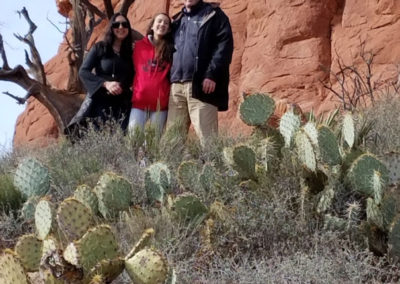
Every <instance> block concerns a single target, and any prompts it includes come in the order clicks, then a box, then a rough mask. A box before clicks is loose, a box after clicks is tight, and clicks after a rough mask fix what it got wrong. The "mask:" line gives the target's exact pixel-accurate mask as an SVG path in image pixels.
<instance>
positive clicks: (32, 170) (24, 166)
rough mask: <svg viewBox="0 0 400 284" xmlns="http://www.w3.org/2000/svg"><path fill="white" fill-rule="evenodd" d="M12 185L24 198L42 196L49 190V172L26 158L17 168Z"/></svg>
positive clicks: (34, 160) (37, 162) (31, 159)
mask: <svg viewBox="0 0 400 284" xmlns="http://www.w3.org/2000/svg"><path fill="white" fill-rule="evenodd" d="M14 185H15V187H16V188H17V189H18V190H19V191H20V192H21V193H22V194H23V195H24V196H25V197H26V198H29V197H31V196H43V195H45V194H46V192H47V191H48V190H49V189H50V175H49V170H48V169H47V168H46V167H45V166H43V165H42V164H41V163H40V162H39V161H37V160H36V159H33V158H26V159H24V160H23V161H22V162H21V163H20V164H19V165H18V167H17V170H16V172H15V175H14Z"/></svg>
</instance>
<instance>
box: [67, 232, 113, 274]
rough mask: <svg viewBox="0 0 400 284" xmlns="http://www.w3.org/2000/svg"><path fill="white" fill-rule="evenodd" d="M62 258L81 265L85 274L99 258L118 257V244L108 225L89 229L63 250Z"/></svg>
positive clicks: (78, 265)
mask: <svg viewBox="0 0 400 284" xmlns="http://www.w3.org/2000/svg"><path fill="white" fill-rule="evenodd" d="M63 256H64V259H65V260H66V261H68V262H69V263H71V264H73V265H75V266H77V267H81V268H82V269H83V272H84V274H85V275H87V274H88V273H89V272H90V270H91V269H92V268H93V267H94V266H95V265H96V264H97V263H99V262H100V261H101V260H104V259H114V258H116V257H118V244H117V241H116V239H115V237H114V234H113V233H112V231H111V228H110V226H108V225H99V226H97V227H94V228H92V229H89V230H88V231H87V232H86V233H85V234H84V235H83V237H82V238H81V239H79V240H78V241H74V242H72V243H70V244H69V245H68V246H67V247H66V248H65V250H64V254H63Z"/></svg>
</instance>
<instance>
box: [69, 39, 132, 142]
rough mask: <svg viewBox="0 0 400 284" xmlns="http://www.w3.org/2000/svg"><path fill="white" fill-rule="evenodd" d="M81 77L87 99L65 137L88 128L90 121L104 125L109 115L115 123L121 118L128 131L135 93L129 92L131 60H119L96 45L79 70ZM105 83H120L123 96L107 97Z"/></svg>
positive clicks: (104, 48)
mask: <svg viewBox="0 0 400 284" xmlns="http://www.w3.org/2000/svg"><path fill="white" fill-rule="evenodd" d="M93 71H94V72H93ZM79 77H80V79H81V81H82V83H83V84H84V86H85V88H86V90H87V95H86V97H85V100H84V101H83V103H82V105H81V108H80V109H79V111H78V112H77V114H76V115H75V116H74V117H73V118H72V120H71V122H70V123H69V124H68V126H67V129H66V130H65V133H66V134H68V133H69V132H71V131H76V129H75V128H76V127H78V126H79V125H81V126H86V125H85V119H87V118H100V119H101V120H102V121H103V122H104V121H105V120H107V118H109V117H108V115H111V116H112V118H114V119H116V120H120V119H121V117H122V118H123V119H122V120H121V121H120V123H121V126H122V128H123V129H125V128H126V126H127V123H128V120H129V112H130V109H131V96H132V92H131V91H130V89H129V88H130V86H131V84H132V78H133V64H132V59H131V58H122V57H119V56H118V55H116V54H114V53H113V52H112V51H110V50H107V49H106V47H105V44H104V42H99V43H96V44H95V45H94V46H93V47H92V48H91V50H90V51H89V53H88V54H87V56H86V58H85V60H84V62H83V64H82V66H81V68H80V69H79ZM104 81H118V82H120V83H121V85H122V88H123V93H122V94H120V95H118V96H111V95H108V94H107V90H106V89H105V88H104V87H103V86H102V85H103V83H104ZM107 112H108V113H107ZM109 112H111V113H109Z"/></svg>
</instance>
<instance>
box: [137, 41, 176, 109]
mask: <svg viewBox="0 0 400 284" xmlns="http://www.w3.org/2000/svg"><path fill="white" fill-rule="evenodd" d="M132 58H133V64H134V66H135V77H134V79H133V86H132V90H133V95H132V107H133V108H138V109H143V110H150V111H156V110H158V109H159V110H166V109H168V99H169V91H170V86H171V84H170V82H169V71H170V69H171V63H168V62H163V63H162V64H159V62H157V58H156V50H155V47H154V46H153V44H152V43H151V42H150V40H149V39H148V38H147V37H144V38H143V39H141V40H139V41H137V42H136V43H135V48H134V50H133V55H132ZM158 106H159V107H158Z"/></svg>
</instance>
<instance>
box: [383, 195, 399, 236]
mask: <svg viewBox="0 0 400 284" xmlns="http://www.w3.org/2000/svg"><path fill="white" fill-rule="evenodd" d="M381 212H382V219H383V227H384V228H385V231H389V229H390V224H391V223H392V222H393V219H394V218H395V217H396V215H397V214H399V213H400V191H399V189H397V188H390V189H389V190H387V191H386V192H385V194H384V196H383V199H382V204H381Z"/></svg>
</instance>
